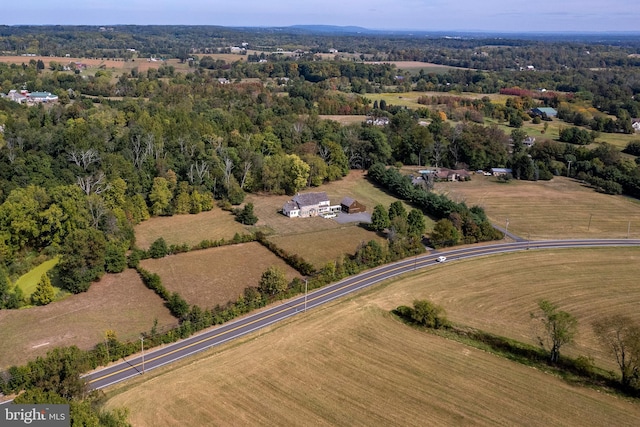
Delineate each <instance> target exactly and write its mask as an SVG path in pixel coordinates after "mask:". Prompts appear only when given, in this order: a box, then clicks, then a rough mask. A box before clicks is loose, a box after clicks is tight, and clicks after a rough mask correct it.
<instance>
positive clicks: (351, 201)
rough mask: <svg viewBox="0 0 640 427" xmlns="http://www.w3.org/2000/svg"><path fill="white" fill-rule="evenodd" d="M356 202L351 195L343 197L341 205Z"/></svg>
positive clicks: (349, 204)
mask: <svg viewBox="0 0 640 427" xmlns="http://www.w3.org/2000/svg"><path fill="white" fill-rule="evenodd" d="M354 202H355V200H354V199H352V198H351V197H345V198H344V199H342V201H341V202H340V204H341V205H345V206H351V205H352V204H353V203H354Z"/></svg>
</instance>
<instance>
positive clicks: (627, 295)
mask: <svg viewBox="0 0 640 427" xmlns="http://www.w3.org/2000/svg"><path fill="white" fill-rule="evenodd" d="M532 246H533V249H531V250H529V251H528V252H520V253H517V254H510V255H501V256H491V257H485V258H482V259H474V260H468V261H460V262H458V261H455V262H452V263H450V264H447V265H446V266H444V265H443V266H438V267H437V268H435V269H432V270H428V271H426V272H425V273H423V274H419V275H416V276H412V277H411V278H408V279H405V280H401V281H397V282H396V283H393V285H390V286H389V287H388V289H385V291H382V292H380V294H379V297H377V298H376V303H377V305H379V306H380V307H381V308H383V309H386V310H391V309H393V308H395V307H397V306H398V305H400V304H407V303H411V301H413V299H414V298H427V299H430V300H432V301H434V302H436V303H437V304H440V305H442V306H443V307H445V309H446V310H447V313H448V315H449V318H450V319H451V320H452V321H454V322H457V323H460V324H464V325H469V326H473V327H476V328H479V329H482V330H485V331H488V332H492V333H495V334H498V335H502V336H507V337H510V338H513V339H516V340H518V341H523V342H528V343H530V344H535V342H534V340H533V335H532V330H531V327H532V322H531V320H530V316H529V313H530V312H532V311H535V310H536V308H537V301H538V300H539V299H548V300H550V301H552V302H555V303H557V304H559V306H560V307H561V308H562V309H563V310H565V311H567V312H569V313H572V314H573V315H575V316H576V317H577V318H578V321H579V332H578V336H577V338H576V344H575V345H572V346H568V347H567V348H566V353H567V354H570V355H572V356H574V357H576V356H579V355H585V356H593V357H594V359H595V360H596V364H597V365H598V366H604V367H606V368H607V369H612V370H613V369H615V365H614V364H613V360H612V359H611V358H610V357H608V356H607V355H606V353H605V352H604V351H603V350H602V349H601V348H600V347H599V345H598V343H597V340H596V339H595V337H594V335H593V333H592V331H591V326H590V325H591V322H592V321H593V320H595V319H597V318H598V317H599V316H602V315H609V314H614V313H620V314H625V315H628V316H630V317H632V318H633V319H635V320H636V321H637V322H639V323H640V311H639V310H638V306H639V304H640V282H638V279H637V277H638V265H640V249H639V248H609V249H580V250H578V249H574V250H544V251H542V250H541V251H538V250H535V245H532ZM563 350H564V349H563Z"/></svg>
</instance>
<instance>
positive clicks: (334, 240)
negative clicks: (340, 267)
mask: <svg viewBox="0 0 640 427" xmlns="http://www.w3.org/2000/svg"><path fill="white" fill-rule="evenodd" d="M325 221H328V220H325ZM269 240H270V241H272V242H274V243H275V244H276V246H278V247H279V248H282V249H284V250H286V251H287V252H289V253H291V254H298V255H300V256H301V257H302V258H304V259H305V260H306V261H307V262H310V263H311V264H313V265H314V266H315V267H316V268H321V267H322V266H323V265H325V264H326V263H327V262H329V261H336V260H339V259H342V257H341V255H340V254H353V253H355V252H356V249H357V248H358V246H359V245H360V244H361V243H367V242H369V241H370V240H376V241H378V242H379V243H382V242H385V241H386V238H385V237H383V236H381V235H378V234H376V233H372V232H371V231H368V230H366V229H364V228H362V227H356V226H353V225H346V226H342V227H340V228H333V229H331V230H324V231H314V232H309V233H305V234H296V235H283V236H271V237H269ZM332 257H334V258H332Z"/></svg>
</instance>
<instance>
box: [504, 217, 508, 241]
mask: <svg viewBox="0 0 640 427" xmlns="http://www.w3.org/2000/svg"><path fill="white" fill-rule="evenodd" d="M507 234H509V218H507V222H506V223H505V226H504V238H505V239H506V238H507Z"/></svg>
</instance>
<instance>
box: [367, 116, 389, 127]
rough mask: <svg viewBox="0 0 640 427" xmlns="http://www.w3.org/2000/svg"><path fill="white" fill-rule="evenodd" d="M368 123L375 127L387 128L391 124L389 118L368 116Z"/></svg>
mask: <svg viewBox="0 0 640 427" xmlns="http://www.w3.org/2000/svg"><path fill="white" fill-rule="evenodd" d="M366 123H367V124H368V125H374V126H387V125H388V124H389V118H388V117H374V116H367V120H366Z"/></svg>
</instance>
